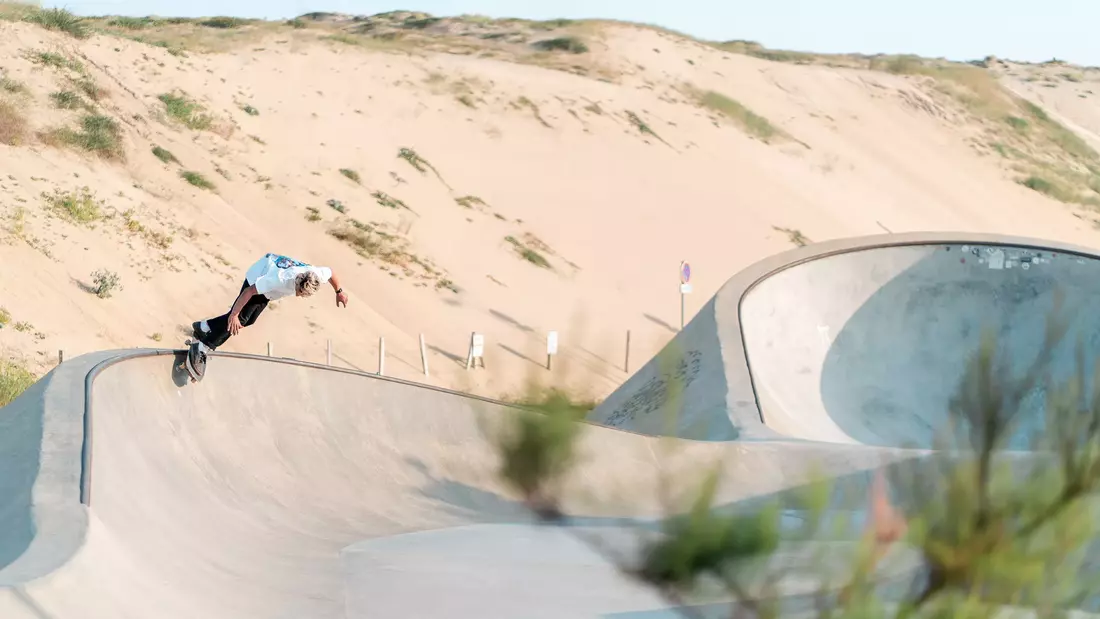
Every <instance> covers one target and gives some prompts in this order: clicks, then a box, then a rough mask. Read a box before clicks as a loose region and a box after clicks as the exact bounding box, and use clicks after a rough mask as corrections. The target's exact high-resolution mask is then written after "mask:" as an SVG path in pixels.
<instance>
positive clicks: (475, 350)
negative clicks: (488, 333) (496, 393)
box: [466, 332, 485, 370]
mask: <svg viewBox="0 0 1100 619" xmlns="http://www.w3.org/2000/svg"><path fill="white" fill-rule="evenodd" d="M478 359H481V367H485V336H484V335H482V334H480V333H477V332H474V333H471V334H470V350H469V352H468V353H466V369H467V370H469V369H470V367H471V366H472V367H475V368H476V367H477V360H478Z"/></svg>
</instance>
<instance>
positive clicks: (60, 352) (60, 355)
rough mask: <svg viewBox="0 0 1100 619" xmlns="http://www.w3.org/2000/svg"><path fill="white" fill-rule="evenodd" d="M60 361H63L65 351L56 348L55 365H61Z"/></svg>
mask: <svg viewBox="0 0 1100 619" xmlns="http://www.w3.org/2000/svg"><path fill="white" fill-rule="evenodd" d="M62 363H65V351H64V350H61V349H58V350H57V365H61V364H62Z"/></svg>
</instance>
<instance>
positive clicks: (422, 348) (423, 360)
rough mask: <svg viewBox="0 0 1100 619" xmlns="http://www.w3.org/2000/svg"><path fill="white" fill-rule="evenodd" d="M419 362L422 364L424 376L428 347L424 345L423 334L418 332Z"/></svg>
mask: <svg viewBox="0 0 1100 619" xmlns="http://www.w3.org/2000/svg"><path fill="white" fill-rule="evenodd" d="M420 364H421V365H423V366H424V376H428V349H427V348H426V347H425V346H424V334H423V333H421V334H420Z"/></svg>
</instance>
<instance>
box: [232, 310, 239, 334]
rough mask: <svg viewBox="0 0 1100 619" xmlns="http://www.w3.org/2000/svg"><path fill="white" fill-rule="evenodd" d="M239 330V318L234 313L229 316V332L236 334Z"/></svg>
mask: <svg viewBox="0 0 1100 619" xmlns="http://www.w3.org/2000/svg"><path fill="white" fill-rule="evenodd" d="M240 330H241V319H240V317H239V316H237V315H236V314H232V315H230V316H229V334H230V335H237V333H239V332H240Z"/></svg>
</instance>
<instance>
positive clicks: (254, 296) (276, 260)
mask: <svg viewBox="0 0 1100 619" xmlns="http://www.w3.org/2000/svg"><path fill="white" fill-rule="evenodd" d="M325 282H328V283H329V284H331V285H332V288H333V290H335V291H336V305H337V307H339V306H340V305H341V304H343V306H344V307H347V306H348V295H347V294H345V293H344V289H343V288H341V287H340V281H339V280H338V279H337V277H336V274H335V273H333V272H332V269H331V268H329V267H319V266H313V265H310V264H307V263H305V262H300V261H298V260H294V259H293V258H288V257H287V256H283V255H280V254H273V253H268V254H265V255H264V257H263V258H260V259H259V260H257V261H256V262H255V263H254V264H253V265H252V266H250V267H249V268H248V271H247V272H246V273H245V276H244V284H242V285H241V291H240V293H238V294H237V300H236V301H234V302H233V306H232V307H231V308H230V309H229V312H228V313H225V314H222V315H221V316H218V317H217V318H209V319H207V320H200V321H197V322H194V323H191V331H192V337H193V340H192V342H191V347H190V349H189V350H188V351H187V369H188V372H190V374H191V375H192V377H201V376H202V375H203V374H204V373H205V371H206V354H207V352H210V351H213V350H216V349H217V348H218V347H219V346H221V345H222V344H224V343H225V342H226V340H228V339H229V338H230V336H233V335H237V333H239V332H240V330H241V329H242V328H244V327H247V326H249V325H251V324H253V323H255V322H256V319H257V318H259V316H260V313H261V312H263V311H264V308H266V307H267V304H268V302H270V301H274V300H276V299H281V298H283V297H287V296H290V295H292V294H293V295H294V296H297V297H309V296H312V295H313V293H315V292H317V290H318V288H320V287H321V284H324V283H325Z"/></svg>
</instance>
